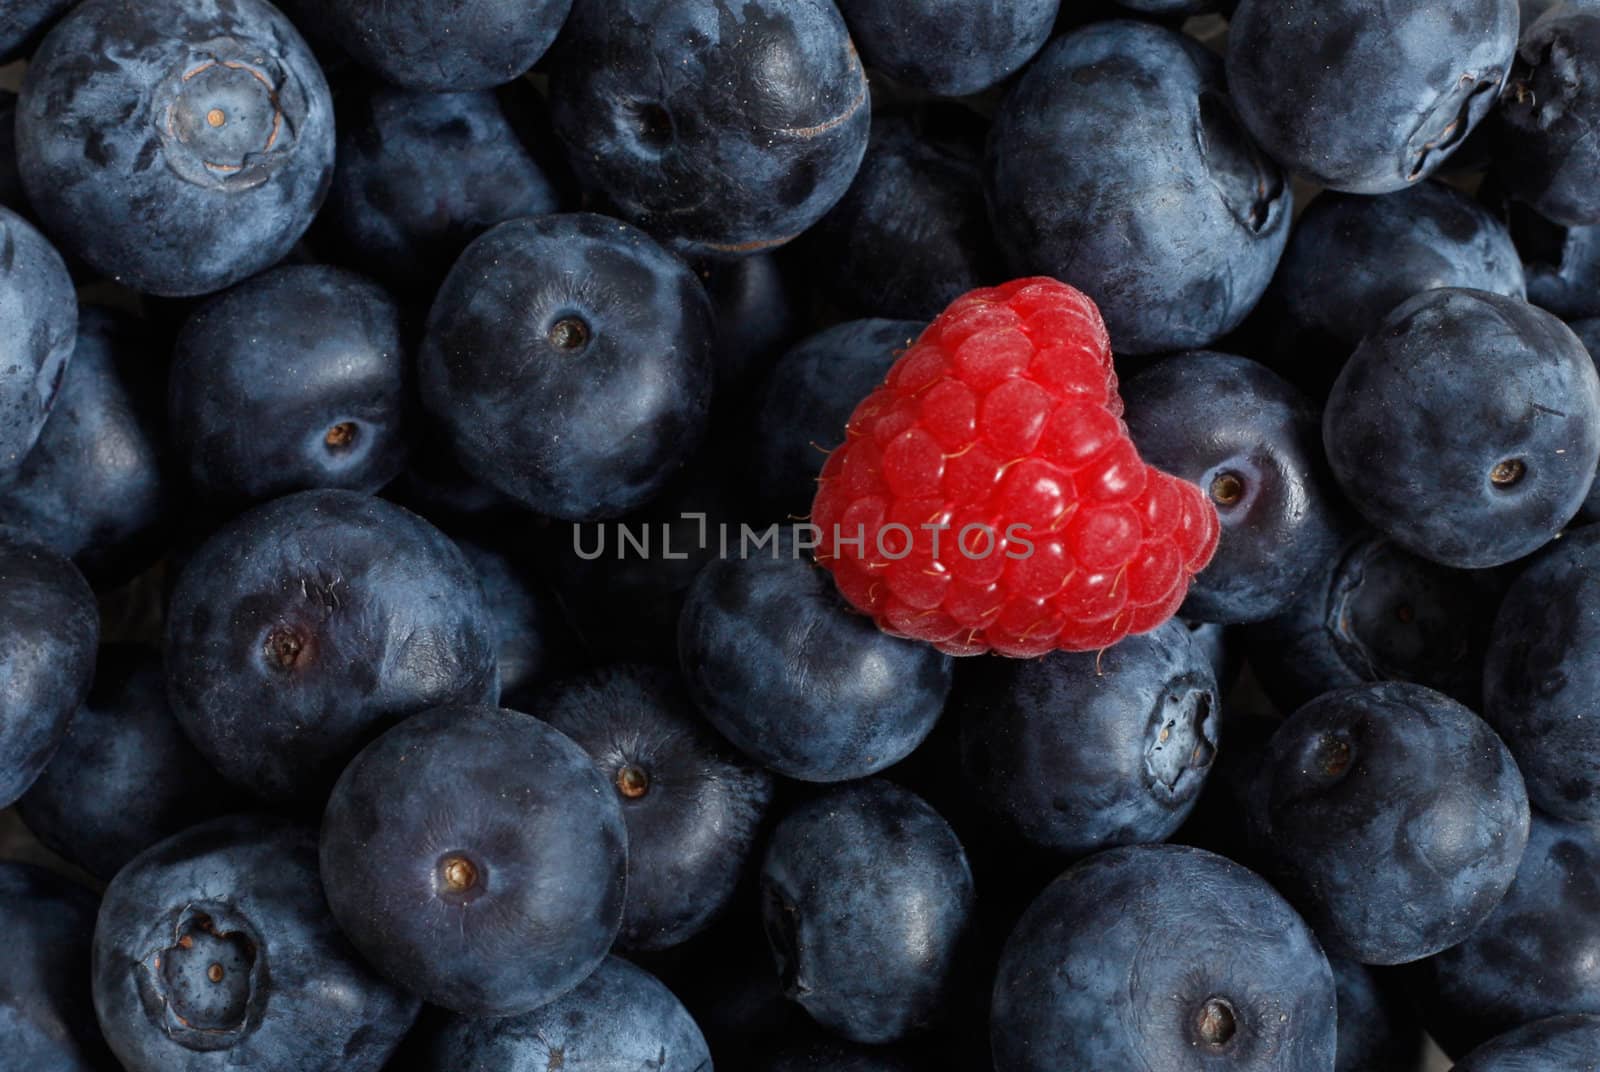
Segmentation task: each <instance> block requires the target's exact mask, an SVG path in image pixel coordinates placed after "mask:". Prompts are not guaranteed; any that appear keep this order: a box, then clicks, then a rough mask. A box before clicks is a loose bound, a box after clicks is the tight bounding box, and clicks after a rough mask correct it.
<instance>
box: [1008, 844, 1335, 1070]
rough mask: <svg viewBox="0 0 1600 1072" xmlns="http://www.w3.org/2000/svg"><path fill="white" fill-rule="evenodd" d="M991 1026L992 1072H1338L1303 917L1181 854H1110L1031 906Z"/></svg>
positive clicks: (1319, 972)
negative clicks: (1127, 1071) (1122, 1071)
mask: <svg viewBox="0 0 1600 1072" xmlns="http://www.w3.org/2000/svg"><path fill="white" fill-rule="evenodd" d="M1152 935H1162V936H1164V937H1165V938H1166V941H1162V942H1159V943H1156V942H1152V941H1151V936H1152ZM1158 949H1159V952H1158V951H1157V950H1158ZM989 1030H990V1040H991V1042H992V1045H993V1048H994V1067H995V1072H1056V1070H1060V1069H1067V1068H1071V1069H1090V1068H1093V1069H1111V1068H1137V1067H1139V1066H1140V1064H1141V1063H1142V1064H1143V1065H1144V1067H1146V1068H1149V1069H1152V1070H1160V1072H1182V1070H1188V1069H1195V1068H1204V1067H1208V1066H1209V1067H1228V1068H1231V1069H1238V1070H1240V1072H1243V1070H1246V1069H1248V1070H1249V1072H1331V1070H1332V1069H1333V1067H1334V1065H1333V1061H1334V1047H1335V1039H1334V1032H1335V1015H1334V981H1333V973H1332V971H1331V970H1330V969H1329V967H1328V961H1327V958H1326V957H1324V956H1323V953H1322V950H1321V949H1320V948H1319V947H1318V945H1317V940H1316V938H1315V937H1314V936H1313V935H1312V933H1311V929H1310V928H1309V927H1307V926H1306V924H1305V922H1304V921H1303V920H1301V918H1300V917H1299V916H1297V915H1296V914H1295V911H1294V909H1292V908H1290V907H1289V904H1288V903H1287V902H1286V901H1285V900H1284V899H1283V898H1282V897H1281V896H1279V894H1278V893H1277V892H1275V891H1274V890H1273V889H1272V887H1271V886H1269V885H1268V884H1267V883H1266V882H1265V881H1263V880H1262V879H1261V878H1259V877H1257V876H1256V875H1254V874H1252V873H1251V872H1249V871H1247V870H1245V869H1244V868H1243V867H1240V866H1239V865H1238V864H1235V863H1233V862H1232V861H1229V860H1225V859H1223V858H1222V857H1220V856H1214V855H1212V854H1211V853H1209V852H1205V851H1203V850H1201V849H1194V848H1189V847H1187V846H1177V845H1136V846H1130V847H1126V848H1120V849H1111V850H1110V851H1107V852H1102V853H1098V854H1096V855H1094V856H1091V857H1089V858H1088V859H1087V860H1083V861H1081V862H1080V863H1078V864H1076V865H1074V866H1073V867H1071V868H1070V869H1068V870H1067V871H1066V872H1065V873H1064V874H1062V875H1061V877H1060V878H1058V879H1056V880H1055V881H1054V882H1052V883H1051V884H1050V885H1049V886H1047V887H1046V888H1045V890H1044V892H1043V893H1041V894H1040V895H1039V896H1038V898H1037V899H1036V900H1035V901H1034V902H1033V904H1032V905H1031V906H1030V907H1029V908H1028V910H1027V911H1026V912H1025V913H1023V915H1022V918H1021V920H1020V921H1019V922H1018V923H1017V924H1016V927H1015V929H1014V930H1013V931H1012V932H1011V936H1010V938H1009V939H1007V940H1006V943H1005V948H1004V951H1003V952H1002V953H1001V956H1000V967H999V973H998V976H997V977H996V979H995V985H994V1000H993V1006H992V1008H991V1016H990V1029H989ZM1223 1046H1226V1047H1228V1053H1227V1054H1226V1056H1225V1057H1222V1058H1220V1059H1219V1060H1217V1061H1216V1063H1215V1065H1213V1064H1212V1062H1211V1061H1209V1060H1206V1058H1209V1057H1210V1056H1211V1054H1209V1053H1207V1052H1206V1050H1207V1049H1210V1048H1213V1047H1215V1048H1221V1047H1223ZM1202 1061H1204V1062H1205V1063H1201V1062H1202Z"/></svg>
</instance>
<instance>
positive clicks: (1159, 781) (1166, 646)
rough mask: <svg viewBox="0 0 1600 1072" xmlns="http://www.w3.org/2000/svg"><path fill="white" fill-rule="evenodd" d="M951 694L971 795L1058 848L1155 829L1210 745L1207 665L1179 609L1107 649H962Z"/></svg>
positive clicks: (1179, 799)
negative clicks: (1023, 655) (1007, 654)
mask: <svg viewBox="0 0 1600 1072" xmlns="http://www.w3.org/2000/svg"><path fill="white" fill-rule="evenodd" d="M951 707H952V710H953V711H954V712H955V713H956V715H957V716H958V717H959V718H960V721H961V747H962V765H963V769H964V772H965V774H966V777H967V781H968V783H969V785H970V786H971V788H972V791H973V792H974V793H975V794H976V795H977V798H978V800H979V801H980V802H981V803H982V804H983V805H984V806H985V807H986V808H987V810H988V811H989V812H990V814H991V815H993V816H994V818H995V819H996V820H997V822H998V824H999V826H1000V828H1001V829H1002V830H1003V831H1004V832H1005V833H1006V834H1008V835H1010V836H1011V837H1013V838H1018V839H1020V840H1022V841H1023V842H1025V843H1027V844H1030V845H1033V846H1037V847H1039V848H1042V849H1045V850H1047V851H1049V852H1052V853H1054V854H1057V855H1058V856H1062V857H1079V856H1084V855H1087V854H1089V853H1091V852H1095V851H1097V850H1100V849H1104V848H1111V847H1113V846H1117V845H1130V844H1137V843H1141V842H1152V841H1164V840H1166V839H1167V838H1168V837H1169V836H1171V835H1172V833H1173V832H1174V831H1176V830H1177V829H1178V827H1179V826H1181V825H1182V824H1183V821H1184V819H1185V818H1187V817H1188V815H1189V812H1190V809H1192V808H1193V807H1194V804H1195V801H1196V800H1197V799H1198V798H1199V795H1200V791H1201V789H1202V788H1203V787H1204V786H1205V782H1206V776H1207V775H1208V774H1209V772H1210V769H1211V762H1212V759H1213V758H1214V757H1215V756H1216V754H1217V746H1218V736H1219V734H1218V729H1219V723H1220V705H1219V703H1218V693H1217V684H1216V678H1215V676H1214V674H1213V671H1212V668H1211V663H1210V661H1209V660H1208V659H1207V658H1206V654H1205V652H1204V651H1202V650H1201V649H1200V647H1199V646H1198V645H1196V644H1195V643H1194V642H1193V641H1192V640H1191V639H1190V635H1189V630H1188V627H1187V626H1185V625H1184V624H1183V623H1182V622H1179V621H1170V622H1168V623H1166V624H1165V625H1163V626H1161V627H1160V628H1158V629H1156V630H1154V631H1152V632H1150V633H1145V634H1143V635H1140V636H1133V637H1129V638H1127V639H1126V640H1124V641H1121V642H1119V643H1117V644H1116V645H1114V646H1112V647H1111V648H1109V649H1107V650H1106V651H1104V652H1098V653H1097V652H1052V653H1051V654H1049V655H1046V656H1044V657H1043V658H1039V659H998V658H996V659H978V660H970V661H969V660H963V661H962V662H961V663H960V664H958V667H957V673H956V687H955V689H954V690H953V692H952V701H951Z"/></svg>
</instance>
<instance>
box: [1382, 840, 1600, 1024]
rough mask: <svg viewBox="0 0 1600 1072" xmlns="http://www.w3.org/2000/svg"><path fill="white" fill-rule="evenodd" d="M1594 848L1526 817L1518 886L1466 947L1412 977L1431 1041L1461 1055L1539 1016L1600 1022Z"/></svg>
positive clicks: (1599, 906)
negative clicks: (1579, 1015) (1598, 1018)
mask: <svg viewBox="0 0 1600 1072" xmlns="http://www.w3.org/2000/svg"><path fill="white" fill-rule="evenodd" d="M1596 943H1600V838H1597V837H1596V834H1595V831H1594V829H1593V828H1592V827H1590V826H1588V825H1586V824H1583V823H1572V822H1567V821H1566V820H1563V819H1552V818H1549V817H1548V816H1545V815H1542V814H1540V813H1539V812H1534V814H1533V825H1532V826H1531V827H1530V828H1529V831H1528V847H1527V850H1526V851H1524V852H1523V854H1522V865H1521V866H1520V867H1518V868H1517V878H1516V881H1514V882H1513V883H1512V884H1511V889H1509V890H1508V891H1506V896H1505V900H1503V901H1501V902H1500V905H1499V907H1497V908H1496V909H1495V910H1494V914H1493V915H1491V916H1490V917H1489V918H1488V919H1486V920H1484V921H1483V925H1482V926H1480V927H1479V928H1478V929H1477V930H1475V931H1473V932H1472V935H1471V936H1470V937H1469V938H1467V940H1466V941H1464V942H1462V943H1461V944H1459V945H1455V946H1451V947H1450V948H1449V949H1446V950H1445V951H1444V952H1442V953H1439V954H1438V955H1437V956H1433V957H1429V958H1428V959H1427V960H1425V961H1423V962H1422V963H1421V964H1418V965H1417V969H1416V973H1415V975H1414V976H1412V979H1413V980H1414V985H1415V988H1416V989H1415V991H1414V992H1415V993H1416V994H1417V995H1418V997H1419V1001H1420V1004H1421V1006H1422V1008H1423V1011H1424V1019H1425V1021H1426V1023H1427V1025H1428V1032H1429V1034H1431V1035H1433V1037H1434V1038H1436V1039H1438V1040H1439V1041H1440V1042H1441V1044H1442V1045H1443V1046H1444V1048H1445V1049H1446V1050H1448V1051H1449V1052H1450V1053H1454V1054H1462V1053H1465V1052H1466V1051H1468V1050H1470V1049H1472V1048H1473V1047H1474V1046H1477V1045H1480V1044H1481V1043H1483V1042H1486V1041H1488V1040H1489V1039H1490V1038H1493V1037H1494V1036H1495V1035H1498V1034H1500V1033H1501V1032H1504V1031H1510V1030H1511V1029H1512V1028H1515V1027H1520V1026H1521V1025H1523V1024H1526V1023H1530V1022H1532V1021H1534V1020H1540V1019H1543V1018H1544V1017H1546V1016H1555V1015H1558V1014H1561V1013H1574V1012H1586V1013H1600V965H1597V964H1596V963H1595V960H1594V957H1592V956H1590V955H1589V952H1590V951H1592V950H1593V949H1594V948H1595V945H1596Z"/></svg>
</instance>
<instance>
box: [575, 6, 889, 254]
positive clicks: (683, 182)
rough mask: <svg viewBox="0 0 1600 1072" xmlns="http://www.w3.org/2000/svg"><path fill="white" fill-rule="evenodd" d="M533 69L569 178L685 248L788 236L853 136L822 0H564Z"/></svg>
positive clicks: (853, 145)
mask: <svg viewBox="0 0 1600 1072" xmlns="http://www.w3.org/2000/svg"><path fill="white" fill-rule="evenodd" d="M602 56H603V57H605V59H604V61H603V62H596V59H597V57H602ZM549 71H550V110H551V118H552V119H553V121H554V123H555V128H556V133H557V134H558V135H560V137H561V139H562V141H564V142H565V143H566V144H567V148H568V151H569V154H570V160H571V163H572V168H573V170H574V171H575V172H576V173H577V176H578V178H579V180H580V181H582V182H583V183H584V185H585V186H587V187H588V188H590V189H593V190H596V191H598V192H601V193H603V194H604V195H605V196H606V197H607V199H608V200H609V201H610V202H611V203H612V204H614V205H615V206H616V208H617V211H618V214H619V215H621V216H622V217H623V218H625V219H628V220H631V221H632V222H633V223H636V224H638V225H639V226H640V227H642V228H644V229H645V230H646V231H649V232H650V233H651V234H652V235H654V236H655V237H656V238H657V239H658V240H659V241H661V242H662V243H664V244H665V245H667V246H669V247H671V248H672V249H674V250H676V251H678V252H679V253H682V254H684V255H686V256H693V257H708V258H715V259H724V258H734V257H741V256H747V255H749V254H752V253H760V252H763V251H765V250H770V249H773V248H775V247H777V246H780V245H782V244H784V243H786V242H788V241H789V240H791V239H793V238H794V237H795V236H796V235H798V234H799V233H800V232H801V231H804V230H805V229H806V228H807V227H809V226H811V225H812V224H813V223H815V222H816V221H817V220H818V219H819V218H820V217H821V216H822V214H823V213H824V212H826V211H828V209H829V208H831V207H832V206H833V205H834V204H835V203H836V202H837V201H838V200H839V198H840V197H842V196H843V195H844V192H845V189H846V188H847V187H848V186H849V185H850V180H851V178H852V177H854V175H855V172H856V168H857V167H858V166H859V165H860V163H861V155H862V153H863V151H864V150H865V149H866V146H867V127H868V123H869V121H870V120H869V113H870V111H871V109H870V102H869V99H868V93H867V79H866V72H865V71H864V70H863V69H862V66H861V60H860V58H859V57H858V56H857V55H856V50H855V46H854V45H853V44H852V43H851V41H850V35H849V33H848V32H847V31H846V29H845V23H844V19H843V18H841V17H840V15H839V10H838V8H836V7H835V6H834V5H833V4H832V3H828V2H826V0H577V2H576V3H575V4H573V8H572V17H571V18H570V19H569V20H568V21H567V25H566V28H565V29H564V30H563V31H562V34H561V38H560V40H559V41H557V42H556V45H555V47H554V48H552V49H551V52H550V60H549Z"/></svg>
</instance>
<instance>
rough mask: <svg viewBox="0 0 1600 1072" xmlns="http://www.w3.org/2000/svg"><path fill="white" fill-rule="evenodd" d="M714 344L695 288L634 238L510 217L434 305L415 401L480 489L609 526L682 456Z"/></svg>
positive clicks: (700, 290)
mask: <svg viewBox="0 0 1600 1072" xmlns="http://www.w3.org/2000/svg"><path fill="white" fill-rule="evenodd" d="M714 339H715V327H714V322H713V320H712V314H711V303H710V301H709V300H708V299H707V297H706V293H705V289H704V287H702V286H701V284H700V281H699V279H698V278H696V276H695V274H694V273H693V272H692V271H690V270H689V267H688V266H687V265H686V264H684V263H683V262H682V261H680V260H678V258H676V257H674V256H673V255H672V254H670V253H668V252H667V251H666V250H664V249H662V248H661V247H660V246H658V245H656V243H655V242H653V241H652V240H651V239H650V237H649V236H648V235H646V234H644V233H643V232H642V231H640V230H638V229H637V228H635V227H632V226H629V225H628V224H626V223H623V222H621V221H620V220H612V219H607V218H606V217H604V216H596V215H592V214H588V213H573V214H570V215H559V216H539V217H534V218H530V219H520V220H512V221H510V222H508V223H502V224H500V225H499V226H498V227H495V228H494V229H492V230H491V231H489V232H488V233H487V234H485V235H483V236H482V237H480V238H479V239H477V240H476V241H474V242H473V243H472V245H470V246H468V247H467V250H466V252H465V253H463V254H462V255H461V258H460V260H458V261H456V264H455V267H454V268H452V269H451V270H450V274H449V276H448V277H446V279H445V281H444V286H443V287H442V288H441V289H440V291H439V294H438V296H437V297H436V298H435V299H434V303H433V310H432V312H431V313H430V314H429V316H428V330H427V335H426V337H425V338H424V340H423V344H422V353H421V378H422V401H423V404H424V405H425V406H426V407H427V408H428V410H429V411H430V412H431V413H432V414H433V415H434V417H435V418H436V419H438V420H439V421H440V422H441V423H442V425H443V426H444V428H445V430H446V432H447V434H448V435H449V436H450V439H451V442H452V444H453V445H454V446H455V448H456V452H457V456H458V458H459V460H460V461H461V463H462V464H463V465H464V466H465V467H466V469H467V470H468V472H470V473H471V474H472V475H474V476H476V477H477V478H478V479H480V480H482V481H483V482H484V483H486V484H489V485H490V486H492V487H494V488H496V489H498V490H499V491H502V492H504V493H505V494H507V495H510V496H512V497H513V498H516V499H518V500H519V501H521V502H522V503H523V504H524V505H526V506H527V507H529V508H530V509H533V510H536V511H538V512H539V513H542V514H547V515H549V516H551V517H557V518H562V519H564V520H569V521H579V520H588V519H593V518H599V517H615V516H617V515H619V514H622V513H625V512H627V511H628V510H631V509H634V508H635V507H638V506H640V505H641V504H643V503H644V502H646V501H647V500H648V499H650V498H651V496H653V495H655V494H656V493H658V492H659V491H660V490H661V489H662V487H663V486H664V485H665V484H666V482H667V480H668V478H669V477H670V476H671V475H672V473H673V471H674V470H675V469H676V468H677V467H678V466H680V465H681V464H682V463H683V462H684V461H685V460H686V459H687V458H688V457H689V456H690V455H691V454H692V453H693V450H694V447H695V446H696V444H697V442H698V437H699V435H700V434H701V426H702V424H703V422H704V420H705V416H706V413H707V411H708V408H709V406H710V399H711V383H712V376H713V358H714V352H713V345H714Z"/></svg>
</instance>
